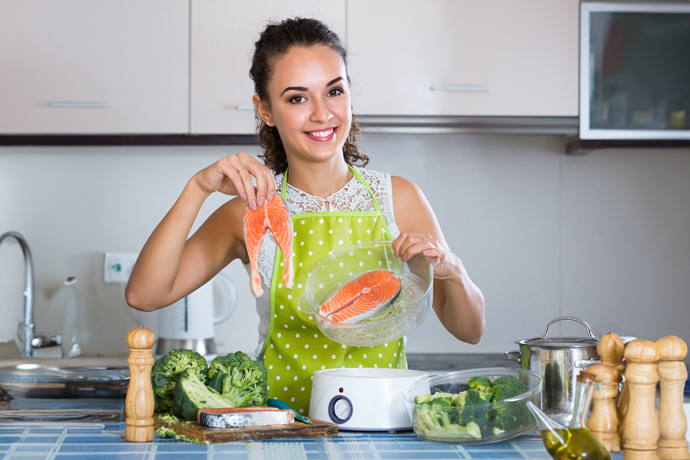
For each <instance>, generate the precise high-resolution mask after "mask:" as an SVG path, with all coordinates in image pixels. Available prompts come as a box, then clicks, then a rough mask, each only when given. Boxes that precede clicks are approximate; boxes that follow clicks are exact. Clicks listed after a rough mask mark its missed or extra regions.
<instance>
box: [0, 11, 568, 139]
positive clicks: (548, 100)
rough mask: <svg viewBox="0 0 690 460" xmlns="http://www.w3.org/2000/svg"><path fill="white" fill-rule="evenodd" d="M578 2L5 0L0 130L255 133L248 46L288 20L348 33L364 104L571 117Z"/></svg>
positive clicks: (379, 111)
mask: <svg viewBox="0 0 690 460" xmlns="http://www.w3.org/2000/svg"><path fill="white" fill-rule="evenodd" d="M578 1H579V0H561V1H554V0H519V1H516V0H424V1H422V0H376V1H370V0H296V1H290V2H286V1H284V0H254V1H251V2H236V1H228V0H145V1H142V0H101V1H94V0H60V1H55V0H2V1H0V62H1V63H2V64H0V134H5V135H12V134H14V135H32V134H56V135H81V134H105V135H108V134H114V135H115V134H116V135H121V134H124V135H128V134H129V135H138V134H177V135H189V134H192V135H196V136H200V135H228V134H242V135H248V134H253V133H254V132H255V123H256V122H255V117H254V108H253V105H252V96H253V95H254V87H253V81H252V80H251V79H250V78H249V67H250V63H251V57H252V52H253V49H254V43H255V41H256V40H257V39H258V38H259V34H260V32H261V30H263V29H264V28H265V26H266V25H267V24H268V23H269V22H270V21H274V20H275V21H279V20H282V19H284V18H287V17H296V16H302V17H315V18H317V19H320V20H322V21H324V22H325V23H326V24H328V25H329V26H330V27H331V28H332V29H333V30H334V31H335V32H337V33H338V34H339V35H340V37H341V39H343V40H344V41H345V43H346V45H347V47H348V50H349V52H350V61H349V68H348V71H349V74H350V77H351V80H352V84H353V89H352V94H353V107H354V112H355V113H356V114H358V115H412V116H420V115H457V116H465V115H466V116H542V117H546V116H568V117H572V116H576V115H577V107H578V106H577V83H578V82H577V78H578ZM19 137H21V136H19ZM187 139H193V137H192V136H189V137H188V138H187ZM198 139H202V137H198ZM201 142H203V141H201Z"/></svg>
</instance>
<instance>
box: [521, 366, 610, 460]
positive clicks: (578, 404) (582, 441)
mask: <svg viewBox="0 0 690 460" xmlns="http://www.w3.org/2000/svg"><path fill="white" fill-rule="evenodd" d="M593 390H594V376H593V375H592V374H587V373H585V372H580V374H579V375H578V376H577V384H576V386H575V402H574V406H573V417H572V419H571V420H570V425H569V426H568V427H567V428H566V427H564V426H562V425H560V424H558V423H556V422H555V421H553V420H551V419H550V418H549V417H548V416H547V415H546V414H544V413H543V412H542V411H541V410H540V409H539V408H537V406H535V405H534V404H532V403H531V402H528V403H527V406H528V407H529V409H530V410H531V411H532V414H533V415H534V418H535V419H536V420H537V426H538V427H539V431H540V432H541V437H542V439H543V441H544V446H545V447H546V450H547V452H548V453H549V454H550V455H551V457H553V458H554V459H556V460H610V459H611V454H609V451H608V450H606V448H605V447H604V446H603V444H601V442H600V441H599V439H597V437H596V436H594V433H592V432H591V431H590V430H589V429H588V428H587V426H586V422H587V414H588V412H589V407H590V404H591V403H592V391H593Z"/></svg>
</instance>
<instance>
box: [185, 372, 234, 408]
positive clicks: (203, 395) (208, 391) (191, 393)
mask: <svg viewBox="0 0 690 460" xmlns="http://www.w3.org/2000/svg"><path fill="white" fill-rule="evenodd" d="M222 407H233V403H232V401H230V400H229V399H228V398H225V397H223V395H221V394H220V393H218V392H217V391H216V390H214V389H213V388H210V387H207V386H206V384H204V382H203V381H202V380H201V378H200V377H199V375H198V374H197V373H196V372H195V371H194V369H191V368H190V369H187V370H186V371H184V372H183V373H182V375H180V377H179V379H178V380H177V383H176V384H175V392H174V396H173V404H172V412H173V414H174V415H175V416H176V417H179V418H183V419H185V420H192V421H197V414H198V413H199V409H216V408H222Z"/></svg>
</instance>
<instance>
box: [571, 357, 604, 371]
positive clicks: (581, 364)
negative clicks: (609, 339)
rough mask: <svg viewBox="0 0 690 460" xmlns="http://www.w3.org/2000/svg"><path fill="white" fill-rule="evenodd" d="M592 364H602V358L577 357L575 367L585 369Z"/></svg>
mask: <svg viewBox="0 0 690 460" xmlns="http://www.w3.org/2000/svg"><path fill="white" fill-rule="evenodd" d="M592 364H601V359H598V358H595V359H576V360H575V362H574V363H573V367H576V368H578V369H583V370H584V369H587V368H588V367H589V366H591V365H592Z"/></svg>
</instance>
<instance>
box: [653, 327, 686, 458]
mask: <svg viewBox="0 0 690 460" xmlns="http://www.w3.org/2000/svg"><path fill="white" fill-rule="evenodd" d="M656 343H657V345H658V346H659V354H660V356H661V360H660V361H659V378H660V380H659V450H658V453H659V457H661V458H662V459H688V458H690V452H688V442H687V441H686V440H685V434H686V432H687V430H688V421H687V420H686V418H685V412H684V411H683V389H684V387H685V381H686V380H687V378H688V370H687V369H686V367H685V363H684V362H683V360H684V359H685V357H686V356H687V354H688V346H687V345H686V344H685V342H684V341H683V339H681V338H680V337H677V336H675V335H669V336H666V337H664V338H661V339H659V340H657V342H656Z"/></svg>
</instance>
